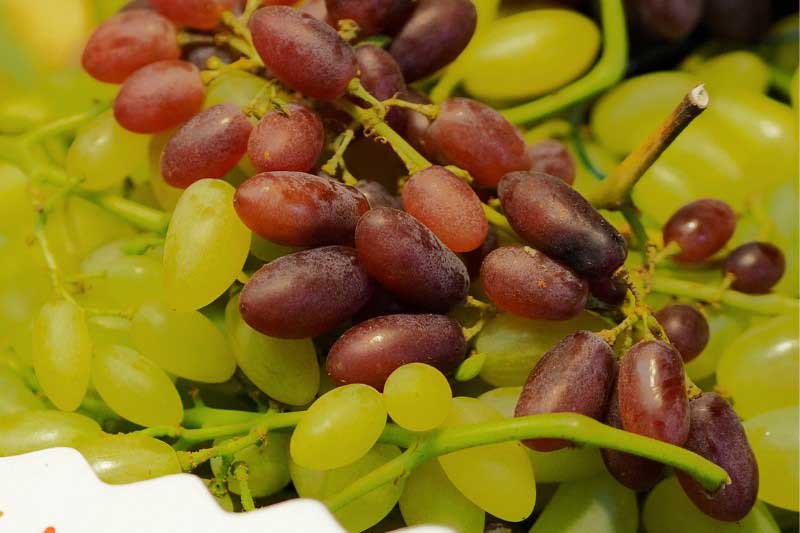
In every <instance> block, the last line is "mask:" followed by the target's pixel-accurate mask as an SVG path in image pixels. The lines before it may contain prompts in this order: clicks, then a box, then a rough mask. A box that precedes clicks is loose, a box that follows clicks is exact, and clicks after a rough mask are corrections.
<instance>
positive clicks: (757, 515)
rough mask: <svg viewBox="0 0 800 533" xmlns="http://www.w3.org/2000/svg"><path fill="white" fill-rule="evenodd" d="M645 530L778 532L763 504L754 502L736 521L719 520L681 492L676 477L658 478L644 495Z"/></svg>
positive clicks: (656, 532)
mask: <svg viewBox="0 0 800 533" xmlns="http://www.w3.org/2000/svg"><path fill="white" fill-rule="evenodd" d="M642 522H643V524H644V529H645V531H647V533H675V532H676V531H680V532H681V533H708V532H709V531H713V532H714V533H734V532H737V531H741V532H742V533H778V531H779V529H778V526H777V525H776V524H775V520H774V519H773V518H772V516H771V515H770V513H769V511H768V510H767V508H766V506H765V505H764V504H763V503H761V502H756V504H755V506H754V507H753V509H752V510H751V511H750V512H749V513H748V514H747V516H745V517H744V518H743V519H742V520H741V521H739V522H720V521H719V520H714V519H713V518H711V517H710V516H708V515H706V514H704V513H703V512H702V511H700V510H699V509H698V508H697V507H695V506H694V504H693V503H692V502H691V500H689V497H688V496H686V494H685V493H684V492H683V489H681V486H680V484H679V483H678V479H677V478H676V477H674V476H673V477H669V478H667V479H665V480H663V481H661V482H660V483H659V484H658V485H656V486H655V488H654V489H653V490H652V491H651V492H650V494H649V495H648V496H647V500H645V503H644V509H643V511H642Z"/></svg>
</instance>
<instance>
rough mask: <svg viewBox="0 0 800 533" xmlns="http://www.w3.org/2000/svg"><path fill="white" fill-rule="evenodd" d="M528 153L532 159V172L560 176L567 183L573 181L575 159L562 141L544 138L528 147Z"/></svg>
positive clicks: (570, 183)
mask: <svg viewBox="0 0 800 533" xmlns="http://www.w3.org/2000/svg"><path fill="white" fill-rule="evenodd" d="M528 155H529V156H530V158H531V161H532V164H531V168H530V170H531V171H532V172H542V173H544V174H549V175H551V176H555V177H557V178H561V179H562V180H564V183H566V184H567V185H572V184H573V183H575V161H574V160H573V159H572V156H571V155H570V153H569V151H568V150H567V147H566V146H564V143H562V142H559V141H556V140H555V139H545V140H543V141H539V142H537V143H536V144H534V145H533V146H531V147H530V148H528Z"/></svg>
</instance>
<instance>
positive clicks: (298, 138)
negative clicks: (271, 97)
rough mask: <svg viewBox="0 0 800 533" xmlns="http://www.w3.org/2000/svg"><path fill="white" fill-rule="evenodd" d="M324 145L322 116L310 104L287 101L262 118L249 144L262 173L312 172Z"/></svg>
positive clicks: (251, 153)
mask: <svg viewBox="0 0 800 533" xmlns="http://www.w3.org/2000/svg"><path fill="white" fill-rule="evenodd" d="M324 144H325V130H324V129H323V127H322V120H321V119H320V118H319V116H318V115H317V114H316V113H315V112H314V111H312V110H310V109H308V108H307V107H303V106H300V105H297V104H287V105H286V106H285V108H283V109H280V110H273V111H270V112H269V113H267V114H266V115H264V116H263V117H262V118H261V120H259V121H258V124H256V127H255V128H253V133H252V134H251V135H250V141H249V142H248V143H247V156H248V157H249V158H250V162H251V163H253V166H254V167H255V168H256V170H258V171H259V172H272V171H281V170H285V171H296V172H308V171H310V170H311V169H312V168H313V167H314V164H315V163H316V162H317V158H319V154H320V153H321V152H322V148H323V146H324Z"/></svg>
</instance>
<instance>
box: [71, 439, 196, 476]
mask: <svg viewBox="0 0 800 533" xmlns="http://www.w3.org/2000/svg"><path fill="white" fill-rule="evenodd" d="M77 448H78V451H79V452H81V454H83V456H84V457H85V458H86V460H87V461H88V462H89V464H90V465H91V466H92V469H93V470H94V472H95V474H97V477H99V478H100V479H102V480H103V481H105V482H106V483H111V484H112V485H121V484H124V483H133V482H134V481H144V480H145V479H153V478H156V477H161V476H168V475H170V474H179V473H181V465H180V463H179V462H178V456H177V455H176V454H175V450H173V449H172V447H171V446H170V445H169V444H167V443H166V442H163V441H160V440H158V439H154V438H153V437H148V436H146V435H101V436H100V437H99V438H95V439H90V440H86V441H84V442H81V443H80V444H79V445H78V447H77Z"/></svg>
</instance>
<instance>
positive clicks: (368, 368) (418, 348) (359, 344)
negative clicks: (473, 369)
mask: <svg viewBox="0 0 800 533" xmlns="http://www.w3.org/2000/svg"><path fill="white" fill-rule="evenodd" d="M466 351H467V345H466V341H465V340H464V334H463V333H462V331H461V326H460V325H459V324H458V322H456V321H455V320H453V319H452V318H449V317H446V316H443V315H429V314H424V315H389V316H381V317H378V318H373V319H371V320H367V321H366V322H363V323H361V324H359V325H357V326H355V327H353V328H351V329H349V330H348V331H347V332H345V334H344V335H342V336H341V337H340V338H339V340H337V341H336V343H335V344H334V345H333V347H332V348H331V350H330V352H328V360H327V363H326V368H327V370H328V374H329V375H330V376H331V378H333V380H334V381H335V382H337V383H339V384H346V383H365V384H367V385H370V386H372V387H374V388H376V389H378V390H383V385H384V383H386V378H388V377H389V374H391V373H392V372H394V371H395V370H397V369H398V368H399V367H401V366H403V365H406V364H409V363H425V364H427V365H431V366H434V367H436V368H438V369H439V370H441V371H442V372H443V373H445V374H449V373H450V372H452V371H454V370H455V369H456V367H457V366H458V365H459V363H461V361H463V360H464V354H465V353H466Z"/></svg>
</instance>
